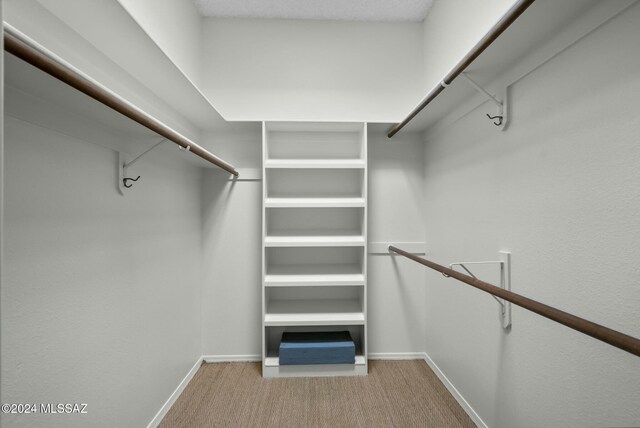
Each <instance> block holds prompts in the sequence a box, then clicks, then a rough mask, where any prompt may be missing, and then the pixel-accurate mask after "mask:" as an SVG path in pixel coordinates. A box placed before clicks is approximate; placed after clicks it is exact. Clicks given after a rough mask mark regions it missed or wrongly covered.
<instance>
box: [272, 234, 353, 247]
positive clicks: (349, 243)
mask: <svg viewBox="0 0 640 428" xmlns="http://www.w3.org/2000/svg"><path fill="white" fill-rule="evenodd" d="M346 232H347V233H339V231H327V230H308V231H274V232H271V233H270V234H269V236H267V237H265V239H264V245H265V246H266V247H362V246H364V245H365V240H364V236H362V235H359V234H358V233H353V232H351V233H349V231H346Z"/></svg>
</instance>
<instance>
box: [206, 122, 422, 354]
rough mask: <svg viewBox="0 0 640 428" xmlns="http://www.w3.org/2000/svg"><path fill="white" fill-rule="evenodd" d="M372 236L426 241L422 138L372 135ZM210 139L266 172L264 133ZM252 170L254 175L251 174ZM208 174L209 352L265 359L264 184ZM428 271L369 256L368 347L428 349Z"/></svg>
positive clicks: (238, 161)
mask: <svg viewBox="0 0 640 428" xmlns="http://www.w3.org/2000/svg"><path fill="white" fill-rule="evenodd" d="M369 140H370V142H369V200H370V214H369V241H370V242H373V241H380V242H389V241H409V242H415V241H420V240H421V239H422V236H424V229H423V225H422V218H421V212H422V208H423V207H422V204H421V200H422V191H421V185H422V170H423V154H422V151H423V143H422V141H421V139H420V136H419V135H417V134H413V135H412V134H406V135H404V136H403V137H401V138H399V139H398V140H394V141H393V142H391V141H390V140H388V139H386V137H384V136H383V134H381V133H370V134H369ZM205 144H206V145H207V147H208V148H210V149H211V150H214V151H215V153H219V154H220V155H221V156H223V157H224V158H225V159H228V160H229V161H230V162H232V163H233V164H234V165H236V166H237V167H238V168H240V169H241V177H242V172H243V171H242V170H243V169H246V173H245V174H244V175H245V176H255V175H254V174H253V173H255V172H257V173H258V174H259V173H260V166H261V150H262V149H261V136H260V134H259V132H256V133H255V134H254V135H253V136H251V135H246V136H245V137H243V138H233V137H231V136H230V137H227V138H225V137H223V136H220V135H214V134H209V135H206V136H205ZM252 171H253V173H252ZM221 177H222V176H221V174H220V173H219V172H218V171H216V170H210V171H207V172H205V176H204V181H203V186H202V188H203V190H202V200H203V202H202V203H203V207H202V209H203V224H204V226H203V227H204V230H203V239H204V244H203V245H204V256H203V265H204V288H203V293H202V302H203V307H202V308H203V309H202V321H203V330H202V343H203V354H204V355H212V356H230V355H231V356H239V355H242V356H258V355H260V354H261V350H260V341H261V336H260V329H261V321H260V314H261V273H260V266H261V258H260V249H261V236H262V233H261V227H262V222H261V218H260V216H261V204H262V182H261V181H258V180H255V181H242V180H241V181H238V182H235V183H232V182H223V181H221ZM425 293H426V291H425V288H424V270H423V269H420V268H409V269H408V270H404V271H403V272H399V270H398V269H397V265H396V264H395V263H394V262H393V259H392V258H391V257H390V256H388V255H370V256H369V307H368V315H369V332H368V335H369V337H368V340H369V352H370V353H378V354H379V353H415V352H423V351H424V348H423V337H424V335H425V329H424V325H425V312H424V309H423V302H424V298H425V296H426V294H425Z"/></svg>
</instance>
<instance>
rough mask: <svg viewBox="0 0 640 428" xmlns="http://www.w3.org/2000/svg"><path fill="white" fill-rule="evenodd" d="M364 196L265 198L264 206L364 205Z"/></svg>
mask: <svg viewBox="0 0 640 428" xmlns="http://www.w3.org/2000/svg"><path fill="white" fill-rule="evenodd" d="M364 205H365V202H364V198H266V199H265V202H264V206H265V208H298V207H299V208H323V207H335V208H341V207H364Z"/></svg>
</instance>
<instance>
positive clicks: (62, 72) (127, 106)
mask: <svg viewBox="0 0 640 428" xmlns="http://www.w3.org/2000/svg"><path fill="white" fill-rule="evenodd" d="M4 49H5V50H6V51H7V52H9V53H10V54H12V55H15V56H17V57H18V58H20V59H22V60H23V61H26V62H27V63H29V64H31V65H33V66H34V67H36V68H39V69H40V70H42V71H44V72H45V73H47V74H50V75H51V76H53V77H55V78H56V79H58V80H60V81H62V82H64V83H66V84H67V85H69V86H71V87H73V88H75V89H77V90H78V91H80V92H82V93H84V94H86V95H88V96H90V97H91V98H93V99H95V100H96V101H98V102H100V103H102V104H104V105H106V106H107V107H110V108H111V109H113V110H115V111H117V112H118V113H120V114H122V115H124V116H126V117H128V118H129V119H131V120H133V121H135V122H138V123H139V124H140V125H142V126H144V127H146V128H148V129H150V130H152V131H153V132H155V133H157V134H159V135H161V136H162V137H164V138H166V139H167V140H169V141H171V142H173V143H175V144H177V145H179V146H180V147H182V148H184V149H188V150H189V151H191V152H192V153H194V154H195V155H197V156H200V157H201V158H202V159H204V160H206V161H209V162H211V163H212V164H214V165H216V166H218V167H220V168H222V169H224V170H225V171H227V172H229V173H230V174H233V175H234V176H236V177H238V176H239V175H240V174H239V173H238V171H236V169H235V168H234V166H233V165H231V164H229V163H227V162H225V161H224V160H222V159H220V158H219V157H217V156H216V155H214V154H212V153H210V152H209V151H207V150H206V149H204V148H203V147H201V146H199V145H198V144H196V143H194V142H193V141H191V140H189V139H188V138H186V137H184V136H183V135H181V134H179V133H178V132H176V131H174V130H173V129H171V128H170V127H168V126H167V125H165V124H164V123H162V122H160V121H159V120H158V119H156V118H154V117H153V116H151V115H149V114H148V113H146V112H144V111H143V110H141V109H139V108H138V107H136V106H135V105H133V104H131V103H130V102H128V101H127V100H125V99H124V98H122V97H120V96H119V95H117V94H116V93H114V92H112V91H111V90H109V89H108V88H106V87H104V86H103V85H101V84H100V83H98V82H97V81H95V80H93V79H92V78H91V77H89V76H87V75H85V74H84V73H82V72H81V71H79V70H77V69H75V68H74V67H73V66H71V65H70V64H67V63H66V62H65V61H64V60H62V59H60V58H58V57H57V56H56V55H55V54H53V53H52V52H50V51H48V50H47V49H45V48H43V47H42V46H40V45H38V44H36V43H35V42H33V41H32V40H30V39H29V38H27V37H26V36H24V35H23V34H22V33H20V32H19V31H18V30H16V29H15V28H13V27H12V26H10V25H9V24H7V23H6V22H5V23H4Z"/></svg>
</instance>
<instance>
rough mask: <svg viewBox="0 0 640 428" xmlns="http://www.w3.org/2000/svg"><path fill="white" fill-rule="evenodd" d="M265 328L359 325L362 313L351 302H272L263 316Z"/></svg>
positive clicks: (355, 300)
mask: <svg viewBox="0 0 640 428" xmlns="http://www.w3.org/2000/svg"><path fill="white" fill-rule="evenodd" d="M264 323H265V325H267V326H305V325H360V324H364V312H362V305H361V304H360V301H359V300H357V299H353V300H338V299H326V300H324V299H323V300H274V301H271V302H269V304H268V305H267V313H266V314H265V316H264Z"/></svg>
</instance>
